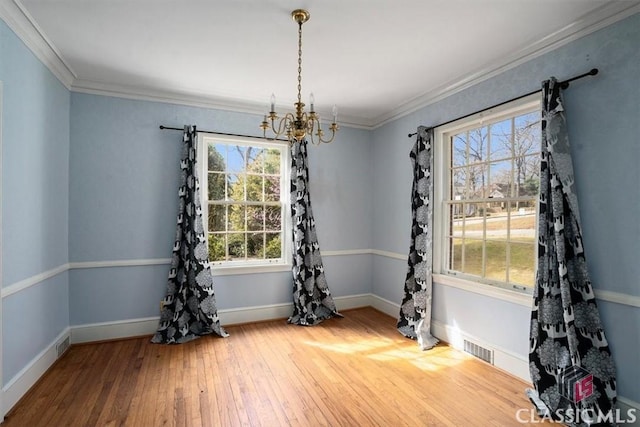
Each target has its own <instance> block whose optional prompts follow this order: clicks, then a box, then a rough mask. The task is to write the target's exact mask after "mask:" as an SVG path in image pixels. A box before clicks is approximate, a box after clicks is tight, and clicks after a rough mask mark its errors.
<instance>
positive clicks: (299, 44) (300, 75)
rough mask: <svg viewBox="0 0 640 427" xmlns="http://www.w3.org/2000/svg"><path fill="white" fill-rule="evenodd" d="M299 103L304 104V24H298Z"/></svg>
mask: <svg viewBox="0 0 640 427" xmlns="http://www.w3.org/2000/svg"><path fill="white" fill-rule="evenodd" d="M298 102H302V22H299V23H298Z"/></svg>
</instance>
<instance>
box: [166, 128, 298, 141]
mask: <svg viewBox="0 0 640 427" xmlns="http://www.w3.org/2000/svg"><path fill="white" fill-rule="evenodd" d="M160 129H161V130H182V131H183V130H184V128H174V127H170V126H164V125H160ZM196 132H199V133H210V134H213V135H224V136H239V137H242V138H255V139H264V140H267V141H285V142H289V140H288V139H282V138H264V137H262V136H255V135H242V134H238V133H224V132H216V131H213V130H199V129H198V128H197V127H196Z"/></svg>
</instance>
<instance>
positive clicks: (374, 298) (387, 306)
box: [369, 294, 400, 317]
mask: <svg viewBox="0 0 640 427" xmlns="http://www.w3.org/2000/svg"><path fill="white" fill-rule="evenodd" d="M369 305H370V306H371V307H373V308H375V309H376V310H378V311H381V312H383V313H384V314H386V315H389V316H391V317H398V315H399V314H400V304H398V303H395V302H391V301H389V300H387V299H384V298H382V297H379V296H378V295H373V294H371V302H370V304H369Z"/></svg>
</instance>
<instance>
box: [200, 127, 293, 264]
mask: <svg viewBox="0 0 640 427" xmlns="http://www.w3.org/2000/svg"><path fill="white" fill-rule="evenodd" d="M198 137H199V141H198V142H199V145H198V157H199V159H202V161H200V162H198V165H199V176H200V182H201V185H200V188H201V205H202V215H203V218H204V219H205V221H204V224H203V225H204V229H205V233H206V236H207V240H208V239H209V238H210V235H224V236H227V238H228V236H229V235H240V234H244V235H245V239H244V242H245V243H246V242H247V236H249V235H252V234H255V235H257V234H263V235H276V234H279V235H280V241H281V243H280V244H281V247H280V252H281V256H280V257H279V258H248V251H247V248H246V247H245V249H244V255H245V258H244V259H232V260H229V259H228V258H229V247H228V245H225V258H227V259H225V260H218V261H211V263H212V265H213V266H214V269H220V268H222V269H227V267H229V268H228V270H229V271H236V272H237V273H238V274H241V273H243V272H252V271H251V269H252V268H255V269H256V271H261V270H260V268H261V267H262V266H268V265H273V264H279V265H282V266H288V265H289V264H290V262H291V261H290V258H291V248H290V244H289V241H290V240H291V238H290V237H291V231H290V228H291V227H290V219H289V215H287V214H286V212H287V208H288V206H289V192H288V184H289V168H288V164H289V163H290V160H289V159H290V153H289V150H288V145H287V144H286V143H282V142H275V141H274V142H263V141H259V140H252V139H250V138H242V137H233V138H227V137H218V136H215V137H214V136H211V135H204V134H199V135H198ZM209 144H226V145H228V146H236V145H237V146H244V147H259V148H264V149H276V150H278V151H279V153H280V169H279V174H275V173H267V172H266V171H264V170H263V172H247V170H246V165H244V167H243V169H242V171H229V170H228V169H227V166H228V165H226V163H225V170H224V171H209V170H208V161H207V160H206V159H208V147H209ZM225 160H226V159H225ZM213 174H219V175H231V174H239V175H243V176H245V177H246V176H258V177H264V178H273V177H278V178H280V200H279V201H275V200H273V201H272V200H262V201H252V200H209V197H208V191H209V187H208V178H209V176H210V175H213ZM225 181H226V180H225ZM245 186H246V182H245ZM227 187H228V183H226V182H225V194H227V191H228V189H227ZM244 197H245V198H246V191H245V195H244ZM264 198H265V194H264V187H263V199H264ZM212 206H229V207H231V206H241V207H264V208H267V207H280V212H281V221H280V229H279V230H272V229H270V228H267V227H266V225H265V219H264V218H263V224H262V228H261V229H258V230H247V229H246V227H247V224H246V216H245V228H244V229H243V230H230V229H229V228H230V227H229V220H228V218H226V219H225V230H224V231H222V230H217V231H211V230H209V209H210V207H212ZM264 238H266V237H264ZM263 241H264V240H263ZM262 251H263V256H266V253H265V252H264V251H265V248H263V249H262ZM238 268H240V270H238ZM220 271H221V273H222V274H226V273H224V271H223V270H220Z"/></svg>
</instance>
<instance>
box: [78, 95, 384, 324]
mask: <svg viewBox="0 0 640 427" xmlns="http://www.w3.org/2000/svg"><path fill="white" fill-rule="evenodd" d="M71 117H72V120H71V155H70V158H71V170H70V198H69V200H70V201H69V223H70V229H69V256H70V260H71V262H81V261H111V260H139V259H157V258H169V257H170V256H171V248H172V246H173V239H174V236H175V221H176V212H177V187H178V182H179V181H178V178H179V177H178V171H179V159H180V149H181V147H180V145H181V139H182V135H181V133H180V132H176V131H162V130H160V129H159V128H158V126H159V125H161V124H162V125H167V126H174V127H182V126H183V125H184V124H196V125H197V126H198V128H200V129H206V130H216V131H219V132H229V133H246V134H250V135H258V134H259V131H260V129H259V127H258V124H259V122H260V120H261V118H260V117H259V116H256V115H251V114H243V113H235V112H230V111H220V110H213V109H204V108H196V107H187V106H181V105H174V104H166V103H157V102H147V101H137V100H127V99H121V98H112V97H105V96H96V95H87V94H80V93H73V94H72V95H71ZM368 143H369V132H368V131H363V130H357V129H349V128H344V129H342V130H341V131H340V133H339V135H338V136H337V137H336V140H335V141H334V142H333V143H332V144H327V145H323V146H321V147H311V148H310V150H309V163H310V179H311V194H312V200H313V209H314V215H315V218H316V226H317V230H318V237H319V240H320V245H321V248H322V249H323V250H325V251H330V250H347V249H368V248H370V247H371V244H372V243H371V235H370V233H369V230H371V228H372V222H371V220H372V218H371V215H370V210H371V206H372V195H371V180H370V175H371V168H370V157H369V156H370V149H369V145H368ZM325 264H326V270H327V276H328V277H327V279H328V280H329V286H330V288H331V290H332V292H333V293H334V295H336V296H341V295H353V294H357V293H364V292H368V291H369V289H370V282H371V269H370V268H368V265H370V255H365V256H348V257H336V256H334V257H327V258H326V259H325ZM352 264H353V265H354V266H356V269H355V270H354V269H353V268H352ZM167 272H168V266H166V265H158V266H145V267H118V268H88V269H82V270H73V271H71V275H70V309H71V314H70V317H71V324H72V325H79V324H87V323H94V322H102V321H111V320H122V319H131V318H142V317H148V316H156V315H158V303H159V301H160V299H161V298H162V296H163V294H164V292H165V286H166V280H167V279H166V275H167ZM215 289H216V299H217V302H218V308H219V309H226V308H239V307H250V306H258V305H269V304H278V303H286V302H289V301H290V300H291V275H290V273H272V274H261V275H239V276H218V277H216V280H215Z"/></svg>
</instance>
